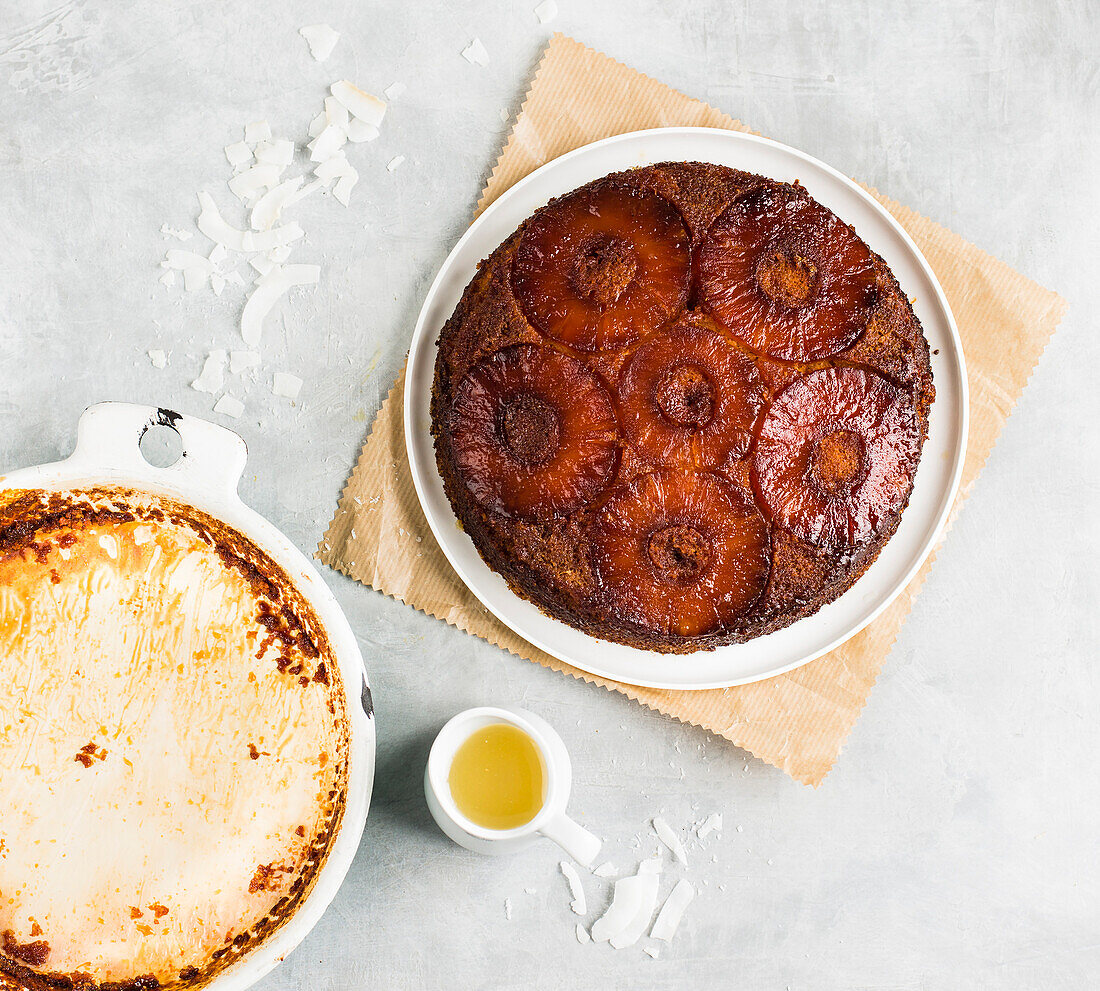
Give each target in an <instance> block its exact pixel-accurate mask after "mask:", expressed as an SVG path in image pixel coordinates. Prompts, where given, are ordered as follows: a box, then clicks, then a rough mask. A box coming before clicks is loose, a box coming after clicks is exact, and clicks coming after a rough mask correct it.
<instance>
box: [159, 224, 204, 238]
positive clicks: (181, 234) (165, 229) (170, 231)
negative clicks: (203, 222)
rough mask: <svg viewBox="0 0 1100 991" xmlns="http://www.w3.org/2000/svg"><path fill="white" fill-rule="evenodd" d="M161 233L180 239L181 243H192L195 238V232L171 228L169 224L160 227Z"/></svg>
mask: <svg viewBox="0 0 1100 991" xmlns="http://www.w3.org/2000/svg"><path fill="white" fill-rule="evenodd" d="M160 232H161V234H164V235H165V236H166V237H174V238H178V239H179V240H181V241H190V240H191V238H193V237H194V236H195V233H194V231H183V230H180V229H179V228H178V227H169V226H168V225H167V224H161V225H160Z"/></svg>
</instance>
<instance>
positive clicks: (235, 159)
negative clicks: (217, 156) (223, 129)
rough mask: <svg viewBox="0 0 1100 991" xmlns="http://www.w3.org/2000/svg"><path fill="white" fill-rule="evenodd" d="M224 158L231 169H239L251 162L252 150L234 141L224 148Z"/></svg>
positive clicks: (242, 143) (241, 142)
mask: <svg viewBox="0 0 1100 991" xmlns="http://www.w3.org/2000/svg"><path fill="white" fill-rule="evenodd" d="M225 157H226V158H227V159H228V160H229V164H230V165H232V166H233V168H235V169H236V168H240V166H242V165H244V164H245V162H250V161H252V149H251V148H249V147H248V145H246V144H245V143H244V142H243V141H236V142H234V143H233V144H231V145H226V146H225Z"/></svg>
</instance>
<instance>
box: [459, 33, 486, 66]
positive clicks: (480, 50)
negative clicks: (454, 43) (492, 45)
mask: <svg viewBox="0 0 1100 991" xmlns="http://www.w3.org/2000/svg"><path fill="white" fill-rule="evenodd" d="M462 57H463V58H464V59H465V60H466V61H467V62H469V63H470V65H488V64H489V53H488V52H487V51H486V50H485V46H484V45H483V44H482V43H481V39H480V38H474V40H473V41H471V42H470V43H469V44H468V45H467V46H466V47H465V48H463V49H462Z"/></svg>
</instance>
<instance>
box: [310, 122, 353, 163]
mask: <svg viewBox="0 0 1100 991" xmlns="http://www.w3.org/2000/svg"><path fill="white" fill-rule="evenodd" d="M347 140H348V135H347V131H345V130H344V129H343V128H342V127H340V126H339V125H338V124H329V125H328V126H327V127H326V128H325V129H324V130H323V131H322V132H321V133H320V134H318V135H317V137H315V138H314V139H313V140H312V141H311V142H310V143H309V144H308V145H306V147H307V148H308V149H309V160H310V161H311V162H325V161H328V159H330V158H332V157H333V155H337V154H339V152H340V149H341V148H343V147H344V145H345V143H346V142H347Z"/></svg>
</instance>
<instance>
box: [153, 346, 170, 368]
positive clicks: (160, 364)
mask: <svg viewBox="0 0 1100 991" xmlns="http://www.w3.org/2000/svg"><path fill="white" fill-rule="evenodd" d="M149 360H150V361H151V362H152V363H153V367H154V368H164V367H165V366H166V365H167V364H168V355H167V354H165V353H164V352H163V351H162V350H161V349H160V348H153V350H152V351H150V352H149Z"/></svg>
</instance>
